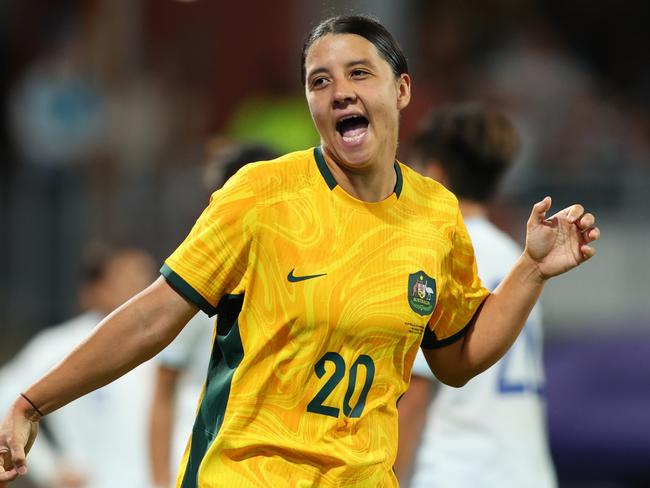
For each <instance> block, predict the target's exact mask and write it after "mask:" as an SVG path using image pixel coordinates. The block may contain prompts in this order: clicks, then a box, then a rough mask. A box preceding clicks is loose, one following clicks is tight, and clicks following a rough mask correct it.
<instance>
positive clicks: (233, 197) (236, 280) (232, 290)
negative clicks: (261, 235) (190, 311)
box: [160, 168, 256, 316]
mask: <svg viewBox="0 0 650 488" xmlns="http://www.w3.org/2000/svg"><path fill="white" fill-rule="evenodd" d="M255 226H256V210H255V196H254V194H253V192H252V191H251V188H250V184H249V182H248V180H247V176H246V171H245V168H244V169H243V170H240V171H239V172H238V173H237V174H236V175H235V176H233V177H232V178H231V179H230V180H228V182H227V183H226V184H225V185H224V186H223V188H221V189H220V190H218V191H216V192H215V193H213V195H212V197H211V198H210V204H209V205H208V207H207V208H206V209H205V210H204V211H203V213H202V214H201V216H200V217H199V219H198V220H197V221H196V223H195V224H194V227H193V228H192V230H191V231H190V233H189V235H188V236H187V237H186V238H185V240H184V241H183V242H182V243H181V245H180V246H179V247H178V248H177V249H176V250H175V251H174V252H173V254H172V255H171V256H170V257H169V258H167V259H166V260H165V264H164V265H163V267H162V268H161V270H160V272H161V273H162V275H163V276H164V277H165V278H166V279H167V281H168V282H169V283H170V285H171V286H172V287H173V288H174V289H175V290H176V291H177V292H179V293H180V294H181V295H183V296H184V297H185V298H187V299H188V300H190V301H191V302H193V303H194V304H195V305H196V306H198V307H199V308H200V309H201V310H203V311H204V312H205V313H207V314H208V315H210V316H212V315H214V314H215V313H216V311H217V310H216V307H217V305H218V303H219V301H220V299H221V297H222V296H224V295H227V294H241V293H243V292H244V288H245V282H244V280H245V277H246V270H247V268H248V261H249V253H250V248H251V243H252V240H253V236H254V233H255Z"/></svg>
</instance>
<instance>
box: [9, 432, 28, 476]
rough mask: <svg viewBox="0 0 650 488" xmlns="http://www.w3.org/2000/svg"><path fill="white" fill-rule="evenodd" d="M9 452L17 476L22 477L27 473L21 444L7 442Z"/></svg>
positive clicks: (14, 441)
mask: <svg viewBox="0 0 650 488" xmlns="http://www.w3.org/2000/svg"><path fill="white" fill-rule="evenodd" d="M9 450H10V451H11V462H12V463H13V465H14V468H15V469H16V471H17V472H18V474H20V475H23V474H25V473H26V472H27V463H26V462H25V449H24V446H23V445H22V443H21V442H20V441H18V440H15V439H12V440H11V441H9Z"/></svg>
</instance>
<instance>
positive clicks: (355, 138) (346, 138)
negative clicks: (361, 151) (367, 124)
mask: <svg viewBox="0 0 650 488" xmlns="http://www.w3.org/2000/svg"><path fill="white" fill-rule="evenodd" d="M364 135H365V132H362V133H361V134H357V135H354V136H343V140H344V141H345V142H358V141H360V140H361V138H362V137H363V136H364Z"/></svg>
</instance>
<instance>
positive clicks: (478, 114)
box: [413, 104, 519, 202]
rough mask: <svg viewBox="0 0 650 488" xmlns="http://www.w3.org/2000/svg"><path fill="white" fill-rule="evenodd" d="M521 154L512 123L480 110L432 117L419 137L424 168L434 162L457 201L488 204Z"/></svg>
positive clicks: (442, 112) (460, 109)
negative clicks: (429, 162) (469, 200)
mask: <svg viewBox="0 0 650 488" xmlns="http://www.w3.org/2000/svg"><path fill="white" fill-rule="evenodd" d="M518 148H519V139H518V137H517V133H516V132H515V129H514V127H513V126H512V123H511V122H510V120H508V118H507V117H506V116H505V115H503V114H501V113H497V112H492V111H488V110H486V109H485V108H483V107H482V106H481V105H479V104H467V105H461V106H459V107H456V108H446V109H443V110H439V111H437V112H434V113H433V114H432V115H431V117H430V118H429V119H427V121H426V124H425V125H424V126H423V128H422V129H421V130H420V131H419V133H418V135H417V136H416V137H415V140H414V144H413V149H414V152H415V157H416V158H417V159H419V160H420V162H421V163H423V164H426V162H427V161H428V160H431V159H435V160H436V161H437V162H438V163H439V164H440V165H441V166H442V167H443V169H444V170H445V172H446V173H447V179H448V185H449V189H450V190H451V191H453V192H454V193H455V194H456V196H458V197H459V198H467V199H471V200H474V201H477V202H486V201H488V200H489V199H490V197H492V195H493V194H494V192H495V191H496V190H497V188H498V186H499V183H500V182H501V178H502V177H503V175H504V174H505V173H506V170H507V169H508V168H509V167H510V165H511V164H512V162H513V159H514V157H515V155H516V153H517V150H518Z"/></svg>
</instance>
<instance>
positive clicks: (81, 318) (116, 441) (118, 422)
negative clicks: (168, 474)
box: [0, 245, 155, 488]
mask: <svg viewBox="0 0 650 488" xmlns="http://www.w3.org/2000/svg"><path fill="white" fill-rule="evenodd" d="M154 271H155V268H154V262H153V259H152V258H151V257H150V256H149V255H148V254H147V253H145V252H144V251H141V250H138V249H130V248H124V249H120V250H115V251H112V250H109V249H107V248H106V247H104V246H103V245H93V246H89V248H88V250H87V252H86V255H85V257H84V268H83V275H84V276H83V278H84V284H83V286H82V288H81V289H80V291H79V299H80V302H81V306H82V309H83V310H84V312H83V313H82V314H81V315H78V316H77V317H75V318H73V319H70V320H68V321H66V322H64V323H62V324H60V325H57V326H54V327H50V328H48V329H45V330H43V331H42V332H40V333H38V334H37V335H36V336H34V337H33V338H32V339H31V340H30V341H29V342H28V343H27V345H26V346H25V347H24V348H23V349H22V350H21V351H20V352H18V354H17V355H16V356H15V357H14V358H13V359H12V360H11V361H10V362H9V363H7V364H6V365H4V367H3V368H2V369H0V409H5V408H7V407H8V406H9V405H10V404H11V402H12V401H13V400H14V399H15V397H16V395H17V394H18V393H19V392H20V388H22V387H24V386H25V384H29V383H30V382H32V381H35V380H36V379H38V378H39V377H40V376H42V375H43V374H44V373H46V372H47V371H48V370H49V369H50V368H52V367H53V366H55V365H56V364H57V363H58V362H59V360H61V359H62V358H63V356H64V355H65V353H66V352H68V351H70V350H71V349H72V348H73V347H75V346H76V345H77V344H79V343H80V342H81V341H82V340H83V339H85V338H86V336H88V334H89V333H90V332H91V331H92V329H93V328H94V327H95V326H96V325H97V324H98V323H99V322H100V321H101V320H102V318H103V317H104V316H105V315H107V314H108V313H110V312H111V311H113V310H114V309H115V308H117V307H118V306H119V305H121V304H122V303H123V302H124V301H126V300H127V299H129V298H130V297H131V296H133V295H134V294H136V293H138V292H139V291H141V290H142V289H143V288H145V287H146V286H147V285H148V284H149V283H151V281H152V280H153V278H154ZM152 380H153V367H152V365H151V364H150V363H149V364H144V365H142V366H141V367H139V368H137V369H135V370H134V371H132V372H130V373H128V374H126V375H125V376H123V377H122V378H121V379H120V380H118V381H116V382H114V383H111V384H110V385H107V386H105V387H104V388H101V389H98V390H96V391H94V392H92V393H90V394H89V395H87V396H85V397H83V398H80V399H79V400H77V401H76V402H74V403H72V404H71V405H70V406H69V408H66V409H61V410H58V411H56V412H54V413H52V414H51V415H48V417H47V419H45V420H44V421H43V422H44V426H45V428H46V431H47V432H48V433H49V434H50V435H48V436H42V437H40V438H39V440H38V442H36V443H35V445H34V447H33V449H32V452H31V453H30V457H31V464H30V468H29V476H30V477H31V478H32V480H33V481H34V482H36V483H37V484H38V486H39V487H43V488H72V487H77V488H81V487H83V488H115V486H118V485H119V486H120V487H121V488H142V487H144V486H146V484H147V481H148V478H147V476H148V473H147V456H146V452H147V451H146V426H147V413H148V406H149V402H150V398H151V385H152ZM125 460H128V462H126V461H125Z"/></svg>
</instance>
